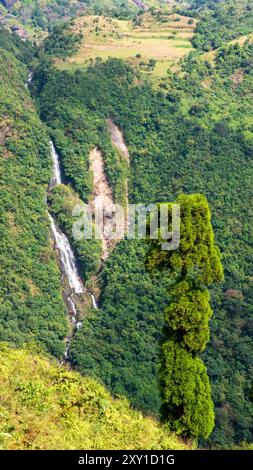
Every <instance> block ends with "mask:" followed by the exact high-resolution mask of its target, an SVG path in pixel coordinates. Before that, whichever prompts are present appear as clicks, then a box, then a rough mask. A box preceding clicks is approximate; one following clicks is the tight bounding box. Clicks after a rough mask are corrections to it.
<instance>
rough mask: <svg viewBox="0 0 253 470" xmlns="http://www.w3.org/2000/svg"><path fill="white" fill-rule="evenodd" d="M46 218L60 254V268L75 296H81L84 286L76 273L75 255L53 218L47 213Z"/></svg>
mask: <svg viewBox="0 0 253 470" xmlns="http://www.w3.org/2000/svg"><path fill="white" fill-rule="evenodd" d="M48 217H49V219H50V222H51V228H52V232H53V235H54V239H55V243H56V246H57V248H58V250H59V253H60V258H61V263H62V267H63V270H64V272H65V273H66V276H67V277H68V280H69V285H70V287H71V289H72V290H73V292H74V293H75V294H82V293H83V292H84V286H83V283H82V281H81V279H80V277H79V274H78V271H77V267H76V260H75V255H74V253H73V250H72V248H71V246H70V243H69V241H68V239H67V237H66V236H65V235H64V233H62V232H60V231H59V229H58V227H57V226H56V224H55V221H54V219H53V217H52V216H51V215H50V214H49V213H48Z"/></svg>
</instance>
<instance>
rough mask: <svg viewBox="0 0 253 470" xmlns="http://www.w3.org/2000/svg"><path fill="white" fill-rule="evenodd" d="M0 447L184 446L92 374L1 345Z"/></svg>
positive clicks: (3, 448)
mask: <svg viewBox="0 0 253 470" xmlns="http://www.w3.org/2000/svg"><path fill="white" fill-rule="evenodd" d="M0 398H1V401H0V413H1V419H0V450H14V449H18V450H45V449H46V450H56V449H57V450H62V449H67V450H75V449H76V450H80V449H86V450H98V449H101V450H106V449H108V450H112V449H129V450H133V449H136V450H138V449H154V450H158V449H161V450H167V449H170V450H174V449H180V450H187V449H190V448H191V444H190V443H189V444H188V445H187V444H185V443H184V442H183V441H181V440H180V439H179V438H177V437H176V436H175V435H173V434H171V433H168V431H167V430H166V429H165V428H164V427H163V426H162V425H159V423H158V422H157V421H155V420H153V419H151V418H148V417H144V416H143V415H142V414H141V413H139V412H138V411H134V410H133V409H131V408H130V406H129V404H128V402H127V400H126V399H124V398H121V399H119V398H118V399H113V398H112V397H111V396H110V394H109V393H108V392H107V391H106V390H105V389H104V387H103V386H102V385H101V384H100V383H99V382H97V381H95V380H94V379H91V378H83V377H81V376H80V374H78V373H77V372H70V371H69V370H68V369H67V368H66V367H63V366H59V365H58V364H57V363H56V362H52V361H50V360H49V359H47V358H45V357H44V358H43V357H42V356H41V355H39V354H38V353H36V351H34V350H32V349H31V350H24V349H21V350H14V349H10V348H9V347H7V346H6V345H4V344H0Z"/></svg>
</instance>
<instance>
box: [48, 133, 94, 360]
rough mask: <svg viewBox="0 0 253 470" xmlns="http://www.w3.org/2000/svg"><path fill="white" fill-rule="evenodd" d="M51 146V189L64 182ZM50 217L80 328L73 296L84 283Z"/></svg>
mask: <svg viewBox="0 0 253 470" xmlns="http://www.w3.org/2000/svg"><path fill="white" fill-rule="evenodd" d="M50 146H51V155H52V160H53V175H52V178H51V181H50V189H53V188H54V187H55V186H57V185H59V184H62V183H63V180H62V173H61V167H60V162H59V156H58V154H57V152H56V150H55V147H54V144H53V142H52V141H50ZM48 217H49V220H50V223H51V229H52V233H53V236H54V239H55V244H56V247H57V249H58V250H59V254H60V260H61V265H62V270H63V271H64V273H65V274H66V276H67V278H68V282H69V286H70V288H71V290H72V294H71V295H70V296H69V297H68V298H67V301H68V305H69V312H70V316H71V322H72V324H73V327H74V328H75V329H79V328H81V327H82V323H81V322H79V321H78V313H77V309H76V305H75V302H74V300H73V298H72V296H73V295H74V294H77V295H80V294H82V293H84V292H85V288H84V285H83V283H82V281H81V279H80V277H79V274H78V269H77V263H76V259H75V255H74V252H73V250H72V248H71V245H70V243H69V241H68V239H67V237H66V235H64V233H62V232H61V231H60V230H59V228H58V227H57V225H56V223H55V221H54V219H53V217H52V216H51V214H49V212H48ZM91 298H92V304H93V307H94V308H96V309H97V308H98V307H97V304H96V300H95V297H94V295H91ZM69 348H70V339H69V340H68V342H67V347H66V350H65V358H66V359H67V358H68V353H69Z"/></svg>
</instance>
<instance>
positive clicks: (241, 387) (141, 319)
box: [38, 44, 253, 447]
mask: <svg viewBox="0 0 253 470" xmlns="http://www.w3.org/2000/svg"><path fill="white" fill-rule="evenodd" d="M252 54H253V49H252V46H251V45H248V44H246V45H245V46H244V48H242V49H241V48H240V47H239V46H232V47H231V48H230V49H228V50H224V51H221V52H220V54H219V55H218V57H217V64H216V68H215V69H212V68H211V66H210V65H208V64H206V63H203V62H202V61H201V60H199V61H197V60H196V59H194V58H193V57H190V58H189V59H188V60H187V61H186V62H185V65H184V67H185V70H186V71H187V72H186V75H185V76H184V77H181V78H180V76H172V75H171V76H170V77H169V78H168V80H167V81H165V82H164V84H163V85H162V88H161V89H160V91H156V90H153V89H152V88H151V86H150V85H149V84H148V83H140V84H139V85H136V84H135V83H136V81H138V80H136V78H134V75H133V73H132V72H131V70H130V69H129V68H128V67H127V66H126V65H124V64H123V63H122V62H120V61H114V60H110V61H108V62H107V63H106V64H105V65H103V64H98V65H97V66H95V67H94V68H90V69H89V70H88V71H87V72H86V73H85V72H80V71H77V72H75V73H73V74H69V73H67V72H59V71H58V72H56V71H55V72H53V71H52V75H51V78H49V80H48V81H47V82H46V83H44V84H43V83H42V82H43V79H42V73H41V74H40V78H41V81H40V83H39V88H40V96H39V97H38V98H39V102H40V112H41V115H42V117H43V118H44V119H45V120H46V121H47V123H48V125H49V126H51V127H52V128H53V130H52V135H54V133H55V128H56V127H57V129H58V130H59V131H60V132H61V133H64V134H65V137H64V139H65V140H64V141H65V144H64V152H63V162H64V166H66V168H67V169H68V170H67V171H68V172H69V173H70V172H71V171H72V172H73V170H74V168H75V173H76V174H79V173H78V171H77V169H78V162H76V160H75V162H76V163H75V167H74V166H73V165H72V164H71V160H70V159H69V157H68V156H67V154H69V155H70V156H71V158H73V157H74V154H75V148H77V147H76V145H77V142H78V144H79V145H80V143H82V145H84V143H85V145H88V146H89V145H90V146H91V145H92V144H93V142H94V141H93V142H91V140H90V139H91V135H93V134H90V133H86V132H85V133H84V132H83V127H82V124H81V121H78V120H77V119H75V120H73V111H71V113H68V112H65V113H64V115H63V114H62V112H61V111H62V102H63V101H62V100H64V109H65V110H66V111H67V110H72V109H73V106H75V114H74V115H75V116H77V115H78V114H79V113H81V114H83V113H86V114H87V115H89V122H90V123H91V122H92V123H93V125H95V127H97V129H100V122H101V120H102V121H103V120H104V121H105V118H107V117H109V116H111V117H113V119H114V120H115V122H116V123H117V124H118V126H119V127H120V128H121V129H122V130H123V133H124V136H125V139H126V142H127V144H128V147H129V151H130V155H131V176H130V184H129V189H130V201H131V202H138V203H143V202H144V203H145V204H147V203H150V202H157V201H167V200H171V201H173V200H174V199H175V197H176V196H177V194H179V193H181V192H185V193H195V192H201V193H203V194H205V195H206V196H207V199H208V201H209V203H210V207H211V212H212V215H213V224H214V229H215V235H216V239H217V242H218V244H219V246H220V248H221V251H222V253H223V264H224V267H225V282H224V286H223V288H216V289H215V290H213V294H212V298H213V307H214V318H213V320H212V321H211V330H212V331H211V343H210V345H209V346H208V348H207V352H206V353H205V354H204V359H205V363H206V365H207V367H208V373H209V375H210V377H211V381H212V390H213V391H212V393H213V398H214V401H215V404H216V429H215V431H214V433H213V435H212V438H211V441H210V442H209V444H210V445H218V446H221V447H224V446H229V445H231V443H234V442H239V441H241V440H250V439H251V437H252V436H251V428H252V418H251V416H252V408H253V406H252V402H251V390H252V380H251V376H252V371H251V368H252V346H253V344H252V338H251V334H252V324H251V323H252V322H251V311H252V306H251V305H252V279H251V269H250V264H251V263H252V239H251V238H252V232H251V221H252V213H251V204H250V202H249V201H251V197H252V193H251V181H252V176H253V168H252V160H251V152H252V143H251V133H252V118H251V116H252V104H251V100H250V99H247V96H250V94H251V90H252V76H251V73H250V67H251V63H252ZM238 71H240V73H239V75H238ZM238 76H240V79H238ZM45 80H46V78H45V77H44V81H45ZM70 83H71V86H70ZM63 89H64V93H63V92H62V90H63ZM60 103H61V104H60ZM89 125H90V124H89ZM86 126H87V124H86ZM70 128H71V131H69V129H70ZM67 130H68V131H67ZM74 141H75V146H73V142H74ZM100 145H101V148H102V149H103V143H101V144H100ZM59 150H60V151H61V147H60V146H59ZM86 158H87V157H86ZM105 158H107V157H106V151H105ZM73 161H74V160H73ZM108 164H109V165H110V163H109V160H108ZM109 165H108V166H109ZM71 167H72V170H71ZM108 175H109V178H110V174H109V173H108ZM73 181H74V185H75V189H76V190H77V191H78V192H79V193H80V194H82V192H80V187H79V186H78V183H77V180H75V179H74V180H73ZM111 182H112V184H113V180H111ZM81 191H82V190H81ZM83 194H84V193H83ZM144 261H145V247H144V246H143V245H142V244H140V245H139V244H138V243H137V244H136V242H121V243H120V244H119V245H118V247H117V248H116V249H115V251H114V253H113V254H112V256H111V258H110V259H109V260H108V261H107V262H106V265H105V268H104V270H103V272H102V273H101V275H100V277H99V282H100V284H101V288H102V294H101V298H100V307H101V310H100V313H99V315H95V314H94V316H92V317H89V318H87V320H86V321H85V322H84V325H83V328H82V329H81V330H80V331H78V333H77V334H76V336H75V338H74V341H73V343H72V347H71V360H72V362H73V363H74V364H75V365H76V366H77V367H78V368H79V369H80V370H81V371H83V372H88V373H89V374H93V375H95V376H97V377H100V378H102V380H103V381H104V382H105V383H106V385H108V387H110V388H111V389H112V390H113V391H115V392H117V393H119V392H120V393H125V394H126V395H127V396H128V397H129V398H130V399H131V401H132V403H134V404H135V405H136V406H138V407H140V408H141V409H145V410H152V412H154V413H157V412H158V408H159V400H160V399H159V393H158V386H157V378H156V371H157V365H158V356H159V350H160V345H159V341H160V338H161V334H162V328H163V315H162V313H161V312H162V311H163V309H164V306H165V305H166V304H167V303H168V302H169V298H168V295H167V294H166V290H167V288H166V285H164V283H165V284H166V280H164V279H163V280H159V278H157V279H154V280H153V279H151V278H150V277H149V275H148V274H147V273H146V272H145V268H144ZM98 344H99V348H98V347H97V345H98ZM205 445H207V444H205Z"/></svg>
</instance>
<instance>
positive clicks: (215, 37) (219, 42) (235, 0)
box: [187, 0, 253, 51]
mask: <svg viewBox="0 0 253 470" xmlns="http://www.w3.org/2000/svg"><path fill="white" fill-rule="evenodd" d="M189 13H190V14H192V15H193V16H194V17H197V18H198V23H197V27H196V35H195V36H194V38H193V40H192V43H193V45H194V46H195V47H196V48H197V49H199V50H201V51H210V50H212V49H217V48H218V47H221V46H224V45H225V43H226V42H228V41H230V40H232V39H235V38H238V37H239V36H242V35H245V34H248V33H251V32H252V31H253V3H252V1H251V0H221V1H217V0H193V1H192V2H191V6H190V12H189V11H188V10H187V14H189Z"/></svg>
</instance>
